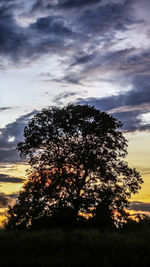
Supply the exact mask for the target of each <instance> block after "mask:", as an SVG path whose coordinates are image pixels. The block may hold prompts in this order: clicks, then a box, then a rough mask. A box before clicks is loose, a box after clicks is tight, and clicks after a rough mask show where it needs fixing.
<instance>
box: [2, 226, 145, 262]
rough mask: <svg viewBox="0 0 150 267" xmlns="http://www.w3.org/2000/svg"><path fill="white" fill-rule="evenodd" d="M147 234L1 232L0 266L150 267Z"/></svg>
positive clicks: (89, 231) (60, 231) (86, 231)
mask: <svg viewBox="0 0 150 267" xmlns="http://www.w3.org/2000/svg"><path fill="white" fill-rule="evenodd" d="M149 263H150V230H148V229H147V230H144V231H139V232H138V231H136V232H128V233H127V232H125V233H121V232H103V233H102V232H100V231H98V230H71V231H67V232H64V231H62V230H60V229H54V230H51V231H41V232H5V231H3V230H1V231H0V264H1V266H2V267H5V266H13V265H14V266H61V267H62V266H65V267H67V266H68V267H71V266H83V267H84V266H94V267H95V266H102V267H109V266H120V267H123V266H141V267H144V266H149Z"/></svg>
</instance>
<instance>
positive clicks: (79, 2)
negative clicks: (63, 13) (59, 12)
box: [58, 0, 102, 9]
mask: <svg viewBox="0 0 150 267" xmlns="http://www.w3.org/2000/svg"><path fill="white" fill-rule="evenodd" d="M101 2H102V0H60V1H59V4H58V5H59V6H60V7H63V8H67V9H70V8H79V7H83V6H91V5H94V4H98V3H101Z"/></svg>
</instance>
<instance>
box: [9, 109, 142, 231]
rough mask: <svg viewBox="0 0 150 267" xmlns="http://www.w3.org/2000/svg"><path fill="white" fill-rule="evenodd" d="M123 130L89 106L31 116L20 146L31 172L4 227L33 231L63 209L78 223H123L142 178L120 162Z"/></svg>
mask: <svg viewBox="0 0 150 267" xmlns="http://www.w3.org/2000/svg"><path fill="white" fill-rule="evenodd" d="M121 126H122V124H121V123H120V122H119V121H118V120H116V119H115V118H113V117H112V116H110V115H108V114H106V113H105V112H100V111H99V110H97V109H95V108H94V107H91V106H88V105H83V106H80V105H69V106H67V107H64V108H48V109H43V110H42V112H41V113H39V114H37V115H36V116H34V117H33V118H32V120H31V121H30V122H29V124H28V126H27V127H25V130H24V138H25V139H24V142H21V143H19V144H18V151H19V152H20V154H21V156H22V157H25V158H27V160H28V162H29V164H30V165H31V167H32V173H30V175H29V179H28V182H27V183H26V184H25V185H24V188H23V191H22V192H20V195H19V197H18V200H17V202H16V204H15V205H14V206H13V207H10V208H9V211H8V224H7V227H8V228H15V227H21V228H22V227H28V226H30V225H31V226H32V225H33V224H34V221H35V220H37V219H40V218H51V217H52V216H55V215H56V214H62V212H61V210H62V209H64V208H65V209H68V210H70V209H71V210H72V213H71V214H72V216H73V218H75V221H76V222H77V221H79V219H80V218H81V216H80V215H81V214H90V215H93V216H95V218H98V217H101V218H102V220H103V223H102V224H103V225H104V224H108V225H109V224H111V225H114V223H117V224H119V223H122V221H123V220H124V219H123V217H124V208H125V207H127V206H128V199H129V198H130V197H131V194H132V193H133V194H135V193H137V192H138V190H139V189H140V184H141V183H142V179H141V177H140V174H139V173H138V172H137V171H136V170H135V169H131V168H129V166H128V164H127V162H125V161H124V160H123V158H124V157H125V156H126V155H127V141H126V139H125V138H124V136H123V134H122V132H121V131H120V130H119V129H118V128H120V127H121ZM106 210H107V213H106ZM104 211H105V212H104ZM69 212H70V211H69ZM104 213H105V216H104ZM97 214H99V216H97ZM100 214H101V215H100ZM106 214H107V215H108V216H106ZM124 218H125V217H124ZM98 220H99V219H98ZM61 222H62V221H61V219H60V223H61Z"/></svg>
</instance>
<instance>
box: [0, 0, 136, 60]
mask: <svg viewBox="0 0 150 267" xmlns="http://www.w3.org/2000/svg"><path fill="white" fill-rule="evenodd" d="M101 2H103V1H98V0H92V1H90V0H86V1H85V0H76V1H73V0H65V1H58V2H57V1H51V2H50V1H31V2H30V5H29V4H28V5H27V3H26V2H24V1H23V2H22V3H21V2H20V1H19V2H17V1H10V2H6V1H5V2H4V1H2V3H1V5H0V31H1V36H0V53H1V55H5V56H6V55H7V56H10V57H11V58H12V59H15V61H16V59H17V60H19V59H25V58H32V59H36V58H38V57H40V56H41V55H43V54H44V53H48V54H50V53H52V52H53V53H58V54H60V53H62V51H66V56H67V55H68V57H69V58H70V59H71V57H73V56H75V55H77V54H78V52H79V51H80V52H81V51H84V46H87V41H88V46H89V47H92V46H93V49H95V48H96V45H97V44H96V38H99V37H101V39H104V40H105V42H106V40H107V42H108V43H109V36H110V37H111V39H112V36H113V32H115V31H122V30H125V29H126V26H128V25H129V24H135V23H137V21H136V20H135V19H133V17H134V16H133V12H131V10H132V9H131V8H129V7H128V5H127V4H126V3H125V4H117V3H111V2H110V3H109V4H103V5H101ZM82 6H86V7H87V8H86V9H81V8H80V7H82ZM91 6H92V8H90V7H91ZM73 7H76V9H77V13H75V14H74V11H72V9H71V8H73ZM17 8H18V10H19V9H20V10H21V9H22V20H24V19H26V18H27V17H30V16H31V14H32V12H31V10H39V12H41V14H40V15H39V17H37V16H36V19H35V22H34V23H30V24H29V25H27V26H26V27H23V26H22V25H21V24H20V23H19V22H18V20H16V19H17V16H18V15H17V14H18V10H17ZM68 8H69V11H67V10H68ZM16 10H17V11H16ZM65 10H66V11H65ZM20 12H21V11H20ZM27 12H28V13H27ZM30 12H31V13H30ZM32 16H33V15H32ZM91 34H92V36H93V38H92V39H91ZM104 35H105V36H104ZM106 35H107V36H106ZM104 40H103V41H104ZM101 41H102V40H101ZM66 48H67V49H68V50H64V49H66ZM70 49H71V51H72V53H69V51H70ZM68 53H69V54H68ZM87 56H88V55H87ZM83 60H85V59H83ZM82 62H83V61H82ZM79 63H81V61H79Z"/></svg>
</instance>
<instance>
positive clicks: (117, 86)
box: [0, 0, 150, 218]
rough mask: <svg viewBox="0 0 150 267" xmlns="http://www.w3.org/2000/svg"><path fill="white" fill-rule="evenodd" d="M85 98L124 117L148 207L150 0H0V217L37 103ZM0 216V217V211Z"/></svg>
mask: <svg viewBox="0 0 150 267" xmlns="http://www.w3.org/2000/svg"><path fill="white" fill-rule="evenodd" d="M70 102H74V103H81V104H84V103H87V104H89V105H94V106H95V107H96V108H98V109H100V110H102V111H106V112H108V113H109V114H111V115H113V116H115V117H116V118H118V119H119V120H121V121H122V123H123V131H124V134H125V137H126V138H127V140H128V141H129V143H128V144H129V146H128V157H127V159H126V160H127V161H128V162H129V165H130V166H131V167H135V168H137V170H138V171H140V172H141V175H142V178H143V180H144V184H143V185H142V190H141V191H140V192H139V194H138V195H136V196H133V198H132V202H133V203H132V206H131V207H132V208H133V209H135V210H141V211H147V212H149V211H150V163H149V162H150V1H149V0H7V1H6V0H1V1H0V216H2V215H3V214H4V213H5V211H6V208H7V206H8V204H11V203H13V202H14V201H15V199H16V196H17V192H18V191H19V190H20V189H21V187H22V185H23V183H24V181H25V169H26V168H27V166H26V164H25V163H24V162H23V161H22V160H21V159H20V157H19V155H18V154H17V152H16V145H17V143H18V142H20V141H22V140H23V129H24V126H25V125H27V123H28V122H29V120H30V119H31V117H32V116H33V115H34V114H36V113H37V112H39V111H40V110H41V109H42V108H43V107H49V106H59V107H62V106H63V105H66V104H67V103H70ZM1 218H2V217H1Z"/></svg>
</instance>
